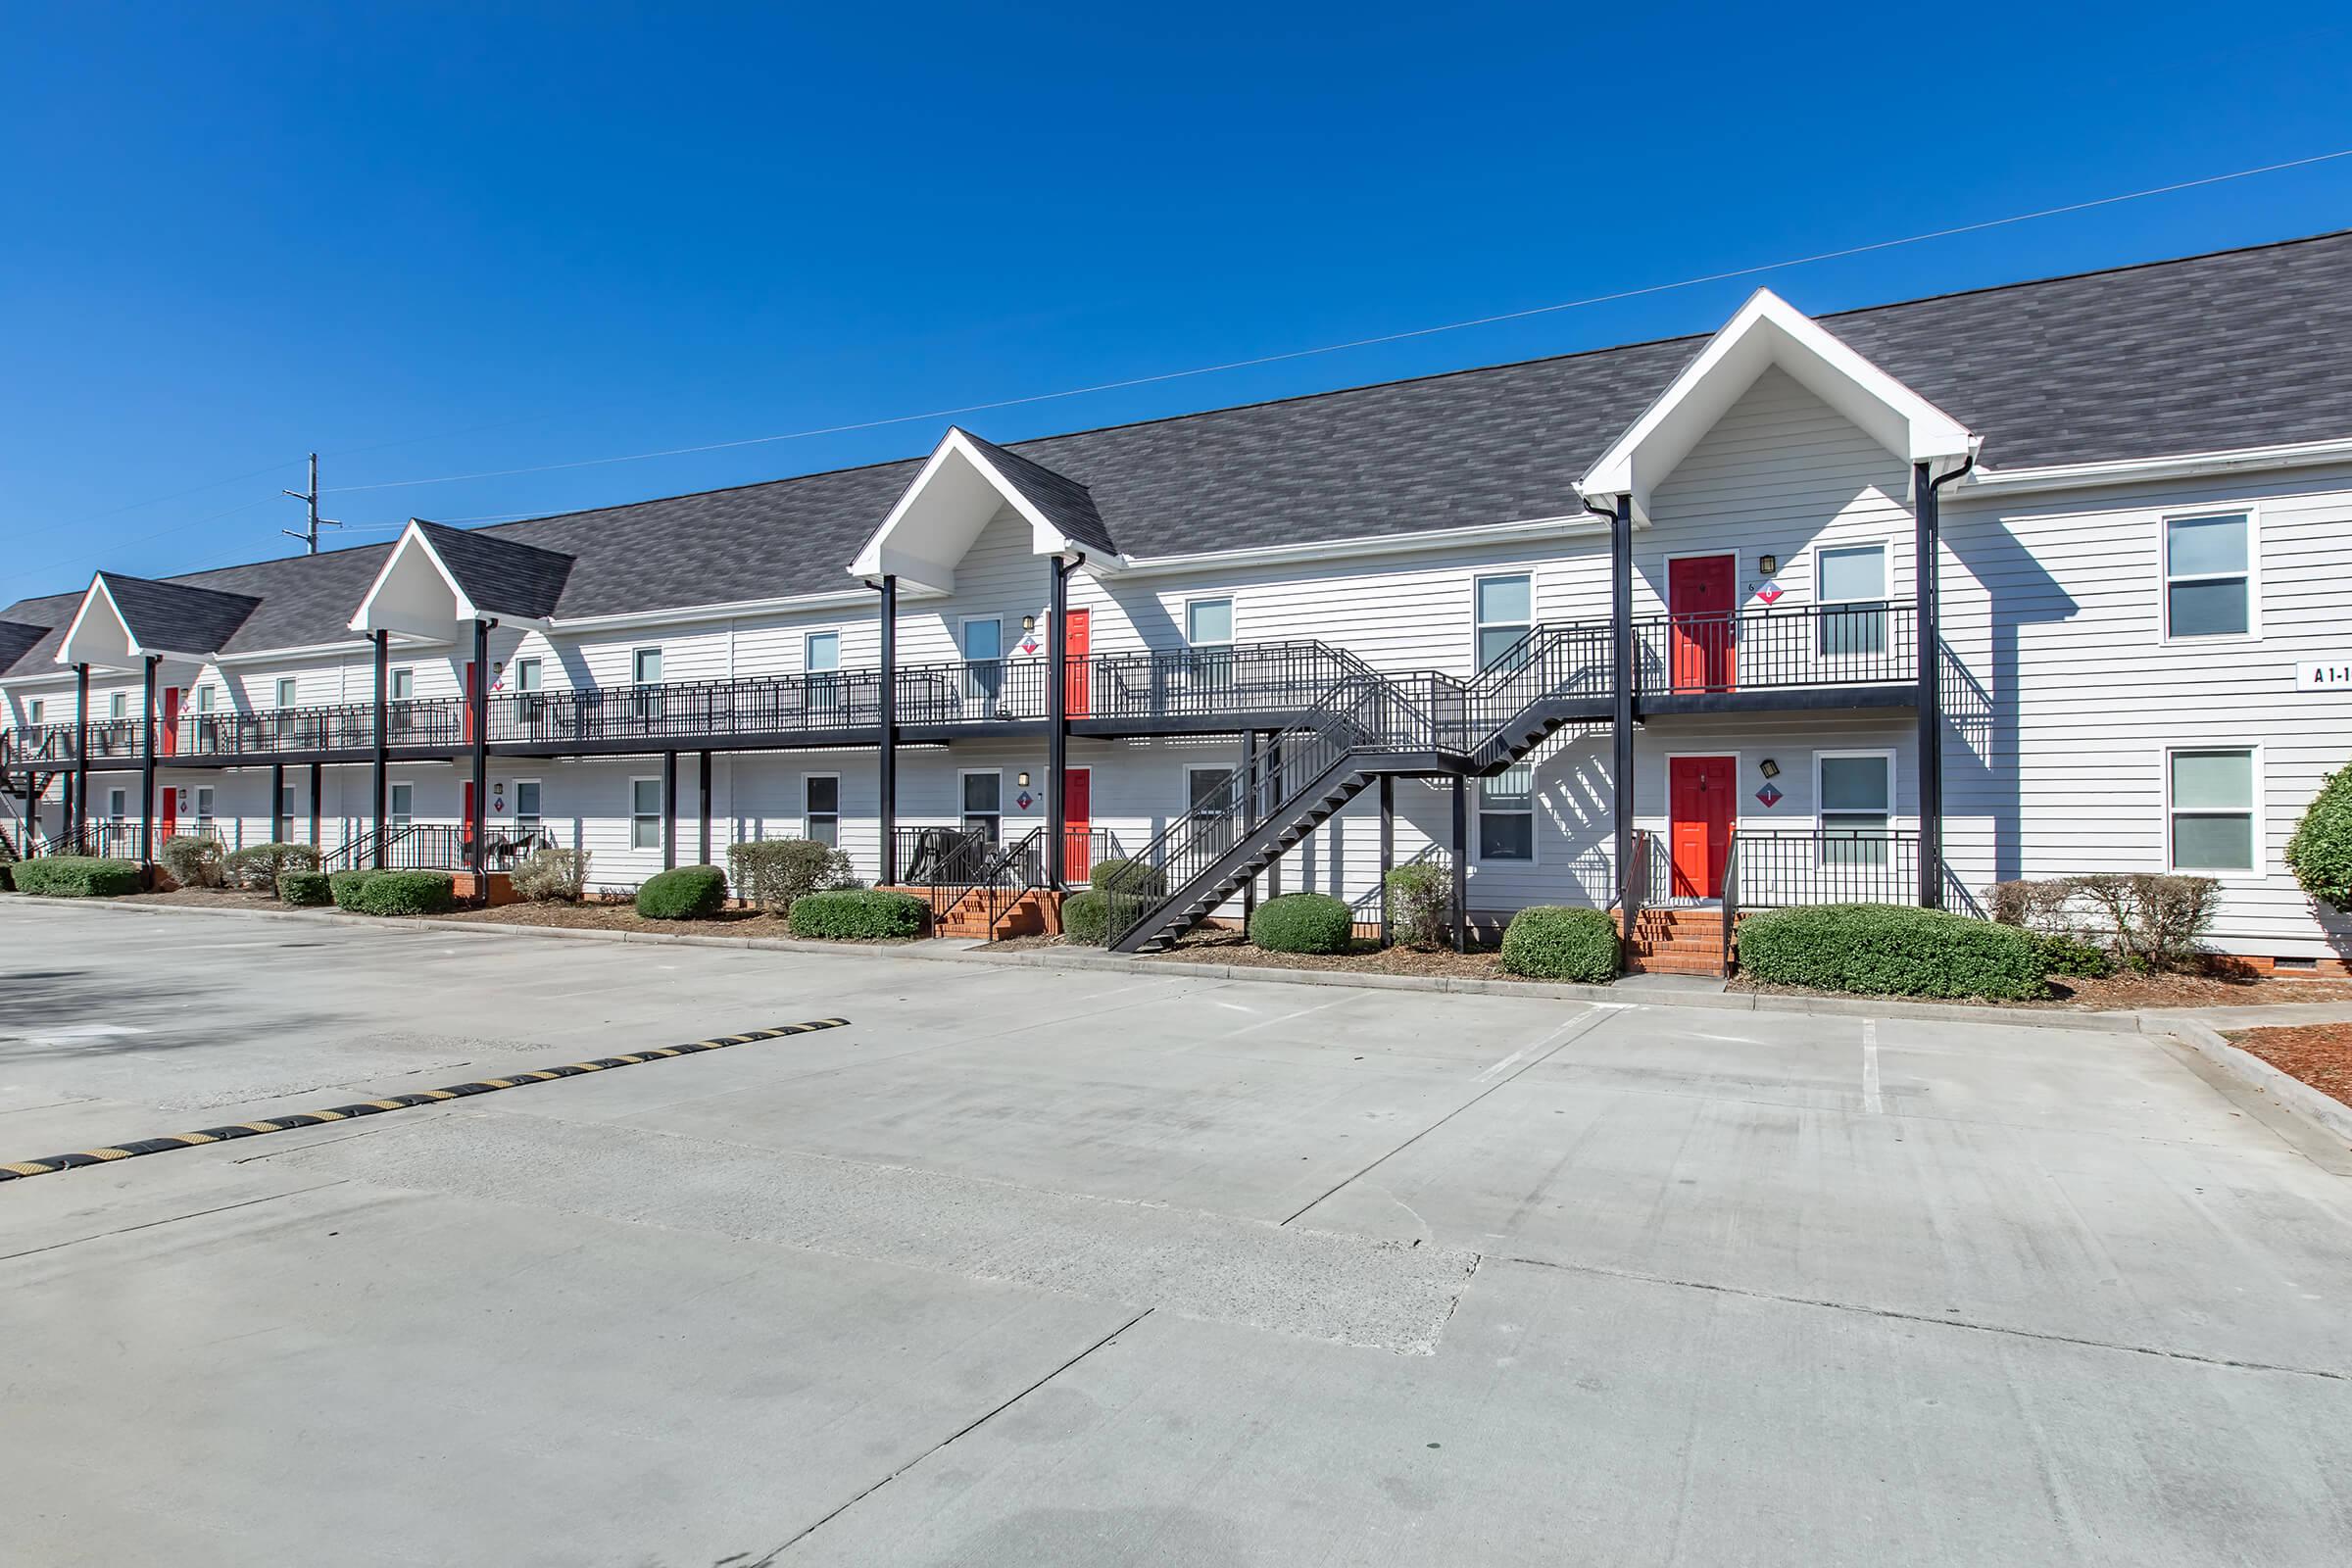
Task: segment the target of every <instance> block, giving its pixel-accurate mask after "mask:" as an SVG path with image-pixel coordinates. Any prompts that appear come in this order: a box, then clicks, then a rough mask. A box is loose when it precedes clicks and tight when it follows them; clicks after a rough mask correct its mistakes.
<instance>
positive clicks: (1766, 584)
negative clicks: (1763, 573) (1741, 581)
mask: <svg viewBox="0 0 2352 1568" xmlns="http://www.w3.org/2000/svg"><path fill="white" fill-rule="evenodd" d="M1788 591H1789V590H1788V589H1786V588H1783V587H1782V586H1781V585H1780V584H1779V583H1777V582H1774V581H1773V580H1772V579H1771V578H1770V577H1767V578H1765V579H1764V580H1763V581H1762V582H1760V583H1758V584H1756V597H1757V598H1758V599H1761V600H1763V601H1764V602H1765V603H1766V604H1768V605H1773V604H1778V603H1780V598H1781V595H1783V594H1785V593H1787V592H1788Z"/></svg>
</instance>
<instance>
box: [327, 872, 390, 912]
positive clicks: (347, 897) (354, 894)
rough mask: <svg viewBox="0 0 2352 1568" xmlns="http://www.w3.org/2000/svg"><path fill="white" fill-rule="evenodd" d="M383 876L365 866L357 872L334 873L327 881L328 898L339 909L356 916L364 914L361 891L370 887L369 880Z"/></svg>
mask: <svg viewBox="0 0 2352 1568" xmlns="http://www.w3.org/2000/svg"><path fill="white" fill-rule="evenodd" d="M381 874H382V873H381V872H378V871H371V870H369V869H368V868H367V867H365V866H362V867H361V868H360V869H358V870H356V871H337V872H334V873H333V874H331V875H330V876H328V877H327V879H326V892H327V897H329V898H331V899H333V900H334V901H335V907H336V908H338V909H349V910H350V911H351V912H352V913H354V914H359V913H362V912H363V911H362V910H361V908H360V890H361V889H362V888H365V887H366V886H367V885H368V879H369V878H371V877H375V876H380V875H381Z"/></svg>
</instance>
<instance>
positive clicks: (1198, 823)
mask: <svg viewBox="0 0 2352 1568" xmlns="http://www.w3.org/2000/svg"><path fill="white" fill-rule="evenodd" d="M1242 789H1243V785H1242V783H1241V781H1240V779H1239V778H1237V777H1236V776H1235V773H1234V770H1233V769H1232V768H1230V767H1228V766H1226V765H1225V764H1224V763H1223V762H1201V763H1192V764H1189V765H1188V766H1186V768H1185V770H1184V808H1185V811H1186V814H1188V815H1189V816H1190V817H1191V818H1192V819H1193V822H1194V830H1193V831H1194V834H1195V837H1194V839H1193V843H1194V844H1195V845H1197V846H1202V847H1208V848H1212V849H1213V850H1214V851H1215V852H1216V853H1218V854H1222V853H1223V852H1224V851H1225V850H1226V849H1228V848H1230V847H1231V846H1232V844H1233V842H1234V839H1235V837H1236V835H1238V834H1239V833H1240V832H1241V831H1242V815H1243V813H1242V809H1241V808H1242V799H1241V792H1242Z"/></svg>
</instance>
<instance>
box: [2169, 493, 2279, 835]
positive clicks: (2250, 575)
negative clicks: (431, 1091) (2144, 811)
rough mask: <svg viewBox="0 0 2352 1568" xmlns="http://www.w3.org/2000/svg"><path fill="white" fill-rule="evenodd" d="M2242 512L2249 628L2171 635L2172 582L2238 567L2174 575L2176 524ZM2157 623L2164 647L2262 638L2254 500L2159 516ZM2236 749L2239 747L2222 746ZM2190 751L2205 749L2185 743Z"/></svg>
mask: <svg viewBox="0 0 2352 1568" xmlns="http://www.w3.org/2000/svg"><path fill="white" fill-rule="evenodd" d="M2230 516H2242V517H2244V518H2245V519H2246V573H2245V575H2246V629H2245V630H2244V631H2217V632H2202V633H2190V634H2188V635H2185V636H2180V637H2176V636H2174V635H2173V584H2174V582H2175V581H2180V582H2221V581H2225V580H2227V579H2228V578H2230V577H2234V576H2236V575H2237V574H2236V573H2235V572H2221V573H2217V574H2198V573H2191V574H2190V575H2188V576H2185V577H2180V578H2178V579H2176V578H2175V577H2174V576H2173V524H2174V523H2176V522H2187V521H2189V520H2190V519H2192V518H2196V517H2230ZM2156 625H2157V628H2158V630H2159V632H2160V633H2161V636H2160V639H2159V640H2160V642H2161V643H2162V645H2163V646H2165V647H2168V648H2171V647H2180V648H2212V647H2215V646H2217V645H2227V644H2230V643H2251V642H2258V641H2260V640H2261V638H2262V509H2261V508H2260V507H2258V506H2256V505H2255V504H2254V503H2253V502H2251V501H2247V502H2243V503H2238V502H2229V501H2224V502H2218V503H2216V504H2215V505H2213V506H2210V507H2176V508H2173V509H2171V510H2169V511H2166V512H2162V513H2159V514H2157V516H2156ZM2224 749H2225V750H2236V748H2234V747H2232V748H2224ZM2185 750H2188V751H2192V752H2193V751H2201V750H2206V748H2203V747H2195V746H2191V747H2187V748H2185ZM2165 807H2166V809H2168V810H2169V809H2171V807H2172V775H2171V774H2170V773H2167V774H2166V775H2165ZM2165 839H2166V843H2167V848H2166V850H2165V858H2166V859H2167V860H2168V861H2169V860H2170V859H2171V858H2172V850H2171V848H2170V843H2171V839H2172V829H2171V826H2170V824H2169V823H2168V824H2167V826H2166V829H2165Z"/></svg>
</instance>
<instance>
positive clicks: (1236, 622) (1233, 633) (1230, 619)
mask: <svg viewBox="0 0 2352 1568" xmlns="http://www.w3.org/2000/svg"><path fill="white" fill-rule="evenodd" d="M1195 605H1223V606H1224V607H1225V640H1224V641H1223V642H1221V643H1203V642H1195V641H1194V640H1193V607H1194V606H1195ZM1241 640H1242V606H1241V601H1240V599H1239V598H1237V597H1236V596H1235V595H1233V594H1188V595H1186V596H1185V601H1184V646H1185V647H1187V648H1231V647H1232V646H1233V645H1234V644H1235V643H1238V642H1240V641H1241Z"/></svg>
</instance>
